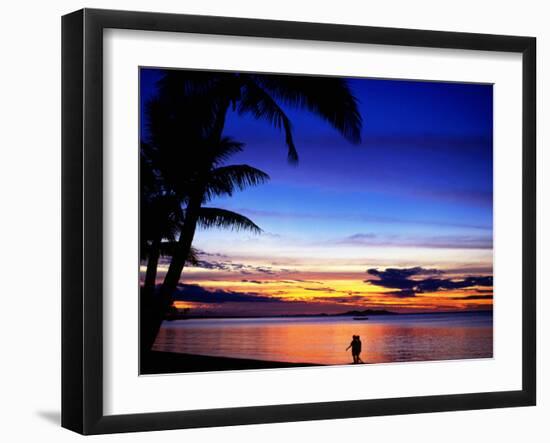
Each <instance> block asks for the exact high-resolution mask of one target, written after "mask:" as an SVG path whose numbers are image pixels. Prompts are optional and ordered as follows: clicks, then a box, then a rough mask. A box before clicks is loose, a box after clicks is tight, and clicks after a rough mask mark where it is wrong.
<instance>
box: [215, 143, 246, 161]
mask: <svg viewBox="0 0 550 443" xmlns="http://www.w3.org/2000/svg"><path fill="white" fill-rule="evenodd" d="M244 146H245V144H244V143H242V142H239V141H237V140H235V139H233V138H232V137H222V139H221V140H220V141H219V143H218V144H217V145H216V146H214V148H213V149H212V162H213V165H214V166H220V165H221V164H223V163H224V162H225V161H226V160H228V159H229V158H230V157H231V156H232V155H234V154H237V153H238V152H241V151H242V150H243V148H244Z"/></svg>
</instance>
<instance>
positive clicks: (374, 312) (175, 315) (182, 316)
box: [166, 309, 493, 320]
mask: <svg viewBox="0 0 550 443" xmlns="http://www.w3.org/2000/svg"><path fill="white" fill-rule="evenodd" d="M488 312H493V310H492V309H484V310H481V309H479V310H464V311H444V312H439V311H438V312H395V311H387V310H385V309H365V310H363V311H360V310H353V311H346V312H340V313H337V314H327V313H325V312H323V313H320V314H280V315H231V316H229V315H193V314H188V313H183V312H173V311H172V312H171V313H170V314H169V317H167V318H166V320H187V319H227V318H234V319H239V318H308V317H367V316H378V315H404V316H407V315H436V314H472V313H478V314H482V313H488Z"/></svg>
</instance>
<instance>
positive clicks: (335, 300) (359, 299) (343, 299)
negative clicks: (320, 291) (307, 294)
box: [313, 295, 369, 304]
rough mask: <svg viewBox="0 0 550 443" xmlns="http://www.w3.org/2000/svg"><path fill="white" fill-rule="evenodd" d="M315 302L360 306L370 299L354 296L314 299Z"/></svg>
mask: <svg viewBox="0 0 550 443" xmlns="http://www.w3.org/2000/svg"><path fill="white" fill-rule="evenodd" d="M313 300H315V301H322V302H330V303H344V304H358V303H359V304H360V303H362V302H367V301H369V298H368V297H362V296H359V295H353V296H349V297H313Z"/></svg>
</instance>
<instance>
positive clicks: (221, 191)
mask: <svg viewBox="0 0 550 443" xmlns="http://www.w3.org/2000/svg"><path fill="white" fill-rule="evenodd" d="M157 117H158V116H157ZM243 146H244V145H243V144H242V143H239V142H236V141H234V140H232V139H231V138H229V137H224V138H222V139H221V140H220V141H219V143H218V145H217V146H214V147H211V148H209V149H207V148H206V147H204V149H203V151H205V150H207V151H208V163H205V162H202V161H200V162H198V163H195V164H196V165H197V166H196V167H193V168H190V167H188V168H187V173H186V174H178V173H177V170H178V169H179V168H178V167H177V164H175V163H173V159H172V158H171V155H166V156H163V155H158V156H156V157H155V156H154V155H153V156H152V157H153V158H155V160H153V161H152V162H151V165H153V166H152V167H153V168H156V169H158V171H159V176H160V173H163V174H164V175H165V176H166V177H168V180H165V179H164V178H163V183H162V187H164V188H165V194H164V198H165V201H162V202H161V203H164V204H165V205H164V206H162V205H157V207H155V206H154V205H151V206H150V207H146V209H148V210H151V211H155V209H157V208H160V211H159V213H158V216H159V217H164V218H166V217H169V218H170V220H169V221H166V220H163V221H160V222H159V223H157V224H155V223H153V224H152V225H153V229H152V231H153V234H152V236H153V238H156V239H161V238H162V237H165V238H166V237H170V236H172V237H175V235H176V234H175V233H174V232H172V231H177V233H178V234H179V240H178V241H177V242H175V241H174V240H172V239H168V240H167V241H164V242H162V241H161V240H159V241H158V242H156V243H151V245H153V246H154V247H155V248H156V249H155V250H154V252H153V253H151V254H150V255H149V262H148V267H147V273H146V280H147V275H148V274H151V275H150V279H149V282H148V284H147V285H145V287H144V289H146V288H149V287H150V285H151V284H152V285H154V282H155V280H156V268H157V264H158V257H159V255H161V254H162V253H163V252H164V253H166V254H168V255H170V256H171V257H172V262H174V260H179V259H181V260H183V265H185V263H186V262H189V261H190V257H192V256H193V255H194V254H193V248H192V247H191V244H189V246H188V247H185V248H184V249H183V248H182V246H181V243H182V238H191V241H192V239H193V236H194V230H195V229H196V226H197V225H199V226H202V227H203V228H205V229H209V228H224V229H233V230H249V231H252V232H255V233H259V232H261V229H260V228H259V227H258V226H257V225H256V224H255V223H254V222H252V220H250V219H249V218H247V217H245V216H244V215H241V214H238V213H236V212H232V211H229V210H226V209H220V208H212V207H204V206H202V205H203V204H205V203H207V202H208V201H209V200H211V199H212V198H213V197H215V196H221V195H232V194H233V192H235V191H236V190H242V189H244V188H246V187H248V186H255V185H258V184H261V183H264V182H266V181H267V180H268V179H269V176H268V175H267V174H265V173H264V172H262V171H260V170H259V169H256V168H253V167H251V166H248V165H228V166H227V165H225V161H226V160H228V158H229V157H230V156H231V155H232V154H234V153H236V152H239V151H241V150H242V149H243ZM163 151H164V149H159V152H163ZM203 151H201V152H203ZM187 163H189V162H187ZM206 164H208V165H209V167H208V168H206V167H205V165H206ZM173 169H176V171H173ZM197 187H199V188H200V190H201V191H200V192H201V199H200V202H199V205H198V206H197V207H196V208H194V213H193V214H192V215H190V214H189V211H190V206H189V202H191V201H193V196H194V195H196V192H197V191H196V188H197ZM174 202H175V203H176V204H174ZM185 203H187V206H186V207H185V209H183V208H182V206H184V204H185ZM156 215H157V214H156V213H155V212H152V213H151V214H150V216H151V217H152V218H155V216H156ZM147 218H149V217H145V219H147ZM191 221H192V222H191ZM188 226H193V235H192V236H191V237H189V236H186V235H187V234H186V233H187V232H188V230H187V227H188ZM155 228H159V230H157V231H155ZM147 236H151V235H147V231H146V232H145V233H144V237H147ZM182 251H184V253H185V255H184V256H182V255H181V253H182ZM195 255H196V254H195ZM155 260H156V261H155ZM182 269H183V266H182ZM153 274H154V276H153ZM178 280H179V278H178ZM153 287H154V286H153ZM174 289H175V288H174ZM149 294H150V295H154V294H153V291H151V290H150V291H149ZM149 294H148V291H146V290H145V291H143V292H142V294H141V317H140V318H141V325H140V329H141V334H142V335H141V343H142V346H143V348H142V349H143V350H149V349H150V347H151V346H152V344H153V342H154V339H155V337H156V335H157V333H158V330H159V329H160V326H161V324H162V321H163V319H164V318H165V315H166V314H167V313H168V312H170V309H172V307H173V301H174V297H173V296H174V291H171V292H170V293H163V292H162V291H161V294H160V296H150V295H149Z"/></svg>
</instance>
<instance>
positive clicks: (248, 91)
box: [238, 79, 298, 163]
mask: <svg viewBox="0 0 550 443" xmlns="http://www.w3.org/2000/svg"><path fill="white" fill-rule="evenodd" d="M238 112H239V114H245V113H250V114H252V116H253V117H254V118H256V119H258V120H267V121H268V122H269V123H271V124H272V125H273V126H274V127H275V128H277V129H280V130H283V131H284V133H285V143H286V146H287V149H288V160H289V162H290V163H297V162H298V151H297V150H296V146H295V144H294V138H293V136H292V123H291V122H290V119H289V118H288V116H287V115H286V114H285V112H284V110H283V109H282V108H281V107H280V106H279V105H278V104H277V102H276V101H275V100H273V97H271V96H270V95H269V94H268V93H267V92H266V91H265V90H264V89H262V88H261V87H259V86H258V85H257V84H256V83H255V82H254V81H252V80H250V79H249V80H248V81H245V83H244V92H243V94H242V97H241V100H240V102H239V108H238Z"/></svg>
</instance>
